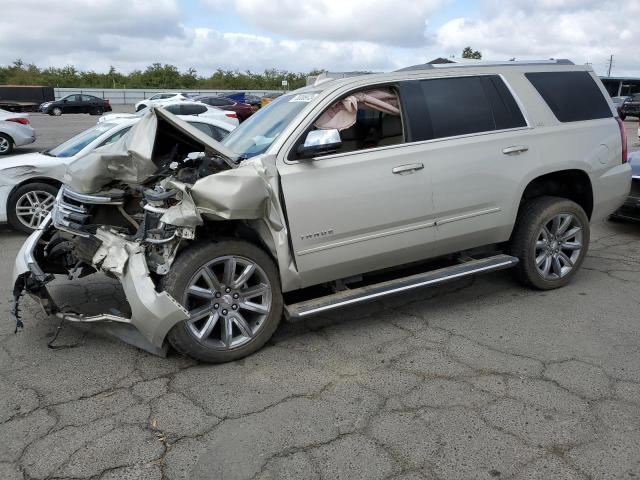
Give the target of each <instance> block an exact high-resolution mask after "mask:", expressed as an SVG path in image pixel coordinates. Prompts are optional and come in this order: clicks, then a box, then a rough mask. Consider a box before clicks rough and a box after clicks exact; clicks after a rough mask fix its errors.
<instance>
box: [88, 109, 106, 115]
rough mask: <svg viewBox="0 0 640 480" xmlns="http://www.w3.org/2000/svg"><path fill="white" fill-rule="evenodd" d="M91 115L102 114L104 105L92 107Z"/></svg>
mask: <svg viewBox="0 0 640 480" xmlns="http://www.w3.org/2000/svg"><path fill="white" fill-rule="evenodd" d="M90 113H91V115H102V114H103V113H104V108H102V107H94V108H92V109H91V112H90Z"/></svg>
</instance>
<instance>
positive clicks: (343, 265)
mask: <svg viewBox="0 0 640 480" xmlns="http://www.w3.org/2000/svg"><path fill="white" fill-rule="evenodd" d="M155 113H156V116H157V118H158V121H157V122H140V123H139V124H138V125H137V127H135V128H136V131H135V134H134V135H132V136H131V138H134V139H136V140H138V143H137V144H136V145H131V146H130V147H131V149H130V151H129V152H128V155H127V156H126V158H124V159H121V158H118V159H117V160H116V161H115V162H114V161H112V160H111V158H110V156H109V155H108V154H105V155H104V156H86V157H83V158H80V159H79V160H78V161H77V162H75V163H74V164H73V168H70V169H69V170H68V172H67V173H68V180H66V183H65V186H64V188H63V189H62V190H61V193H60V195H59V197H58V200H57V201H56V206H55V207H54V209H53V211H52V215H51V219H52V224H51V225H47V226H46V227H45V228H43V229H41V230H39V231H37V232H35V233H34V234H33V235H32V236H31V237H30V238H29V240H28V241H27V242H26V243H25V245H24V246H23V249H22V251H21V254H20V255H18V258H17V260H16V268H15V273H14V282H15V283H14V285H15V287H14V292H17V293H20V292H21V291H22V289H23V288H24V289H27V291H29V292H30V293H31V294H33V295H36V296H37V295H40V296H44V295H45V293H46V286H45V285H44V283H43V281H42V280H39V278H40V279H41V278H42V277H43V275H42V273H43V271H44V272H45V273H46V272H51V271H56V272H62V273H64V272H67V271H69V269H72V268H74V266H75V265H78V262H83V270H82V272H80V274H82V273H85V270H84V268H85V266H86V268H87V270H86V273H91V272H92V271H94V270H103V271H105V272H109V273H113V274H114V275H115V276H116V277H118V278H119V279H120V281H121V285H122V287H123V290H124V293H125V295H126V297H127V300H128V303H129V305H130V306H131V308H132V313H131V315H130V317H125V316H124V314H123V315H122V316H120V318H116V320H117V321H118V322H120V323H124V324H127V326H128V328H129V329H128V330H127V332H126V333H127V336H126V339H127V341H129V342H132V343H134V344H136V345H137V346H141V345H144V348H146V349H147V350H149V351H152V352H154V353H160V354H162V353H163V352H166V348H167V342H168V343H170V344H171V345H172V346H173V347H174V348H175V349H176V350H177V351H179V352H181V353H183V354H186V355H189V356H191V357H194V358H197V359H199V360H203V361H210V362H224V361H230V360H235V359H238V358H241V357H244V356H246V355H248V354H250V353H252V352H254V351H256V350H257V349H259V348H260V347H262V345H264V343H265V342H266V341H267V340H268V339H269V338H270V337H271V335H272V334H273V332H274V331H275V330H276V329H277V327H278V324H279V322H280V320H281V318H282V313H283V311H284V313H285V316H287V317H288V318H290V319H292V320H294V321H295V320H299V319H305V318H308V317H310V316H311V315H314V314H319V313H322V312H327V311H330V310H332V309H336V308H341V307H344V306H349V305H355V304H357V303H359V302H364V301H368V300H371V299H374V298H381V297H383V296H385V295H390V294H394V293H399V292H405V291H407V290H411V289H415V288H421V287H425V286H428V285H436V284H441V283H444V282H447V281H450V280H451V279H454V278H455V279H458V278H461V277H464V276H471V275H476V274H479V273H483V272H490V271H496V270H500V269H504V268H513V269H514V271H515V274H516V276H517V278H518V279H519V280H520V281H521V282H522V283H523V284H524V285H527V286H529V287H532V288H536V289H540V290H550V289H555V288H559V287H562V286H564V285H566V284H567V283H568V282H570V281H571V279H572V278H573V277H574V276H575V275H576V273H577V271H578V270H579V268H580V266H581V264H582V262H583V261H584V259H585V256H586V253H587V250H588V246H589V239H590V222H591V221H599V220H601V219H603V218H605V217H606V216H608V215H610V214H611V213H612V212H613V211H614V210H616V209H617V208H618V207H619V206H620V205H621V204H622V203H623V202H624V199H625V197H626V196H627V194H628V191H629V186H630V183H631V168H630V166H629V165H628V164H627V147H626V139H625V129H624V124H623V122H622V121H621V120H620V119H619V118H618V117H617V116H616V114H615V112H614V108H613V104H612V102H611V101H610V100H609V96H608V95H607V93H606V90H605V89H604V87H603V85H602V83H601V82H600V80H599V79H598V78H597V77H596V75H595V74H594V73H593V71H592V70H591V69H590V68H589V67H581V66H575V65H573V64H572V63H570V62H568V61H562V60H558V61H555V60H551V61H546V60H545V61H538V62H531V63H527V62H504V63H497V64H493V63H480V64H473V65H459V64H456V65H443V66H433V65H429V66H426V65H419V66H415V67H411V68H408V69H406V70H403V71H398V72H393V73H386V74H371V75H363V76H357V77H348V78H341V79H335V80H331V81H325V82H322V83H320V84H317V85H313V86H309V87H306V88H304V89H300V90H297V91H294V92H291V93H289V94H285V95H283V96H281V97H280V98H277V99H275V100H274V101H273V102H271V103H270V104H269V105H268V106H266V107H265V108H264V109H261V110H260V111H259V112H257V113H256V114H255V115H253V116H252V117H251V118H250V119H248V120H247V121H246V122H244V123H242V124H241V125H240V126H239V127H238V128H237V129H235V130H234V131H233V132H232V133H231V134H230V135H229V136H228V137H226V138H225V139H224V140H223V142H220V143H219V142H215V141H213V140H211V139H206V138H204V136H201V135H200V134H199V133H198V134H197V135H194V133H196V132H194V131H191V129H188V128H185V125H184V124H183V122H180V121H179V120H177V119H175V117H174V116H173V115H171V114H169V113H167V112H165V111H163V110H157V111H156V112H155ZM149 144H152V145H153V146H154V147H153V149H152V151H150V150H149V149H147V150H146V153H145V154H144V155H143V154H141V152H143V151H144V147H145V146H148V145H149ZM194 148H195V149H198V150H197V151H201V150H203V151H205V152H206V154H205V156H201V157H199V158H198V159H197V160H194V161H191V157H189V154H190V152H191V151H192V150H193V149H194ZM200 149H201V150H200ZM185 156H186V157H187V159H188V160H189V161H187V160H181V159H183V158H185ZM123 164H124V165H126V166H127V167H128V168H123V169H118V168H116V167H118V166H119V165H123ZM141 192H142V193H141ZM119 208H120V209H125V208H128V210H125V213H124V214H123V213H122V212H120V214H118V212H119V210H118V209H119ZM129 217H130V218H132V219H134V222H131V221H130V220H129ZM100 219H108V220H100ZM142 222H144V224H143V223H142ZM148 225H152V226H158V227H157V228H148ZM62 239H64V241H65V242H68V243H67V246H66V247H65V248H66V249H67V250H62V252H60V253H59V255H58V259H59V260H58V261H57V262H56V263H54V257H53V256H52V255H49V254H48V252H49V251H51V249H52V248H53V246H57V245H59V242H60V241H62ZM49 245H52V247H49ZM91 245H94V246H95V247H94V248H90V249H85V248H84V247H88V246H91ZM74 246H75V247H74ZM112 251H113V252H118V253H117V254H116V253H113V254H112V253H110V252H112ZM122 252H132V254H131V255H128V256H127V255H124V256H125V258H124V259H123V258H122V255H121V253H122ZM62 253H64V254H62ZM45 254H46V256H45ZM74 255H76V256H75V257H74ZM44 261H46V264H45V263H43V262H44ZM38 265H40V267H38ZM42 268H49V269H50V270H42ZM17 293H16V296H17V297H19V295H17ZM46 306H47V308H48V310H47V313H49V314H51V313H56V314H58V316H59V317H61V318H63V319H67V320H72V321H79V320H82V319H81V318H80V317H79V316H78V314H75V313H73V312H69V311H67V312H61V311H60V309H58V308H56V307H55V306H52V305H51V302H49V304H47V305H46ZM107 308H108V307H107ZM107 308H105V313H104V314H98V315H97V316H95V317H93V318H92V319H91V320H90V321H103V320H108V321H113V320H114V315H113V314H112V313H110V311H109V310H108V309H107ZM14 310H15V309H14ZM134 337H135V339H134ZM134 340H135V341H134Z"/></svg>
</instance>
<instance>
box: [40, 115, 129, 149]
mask: <svg viewBox="0 0 640 480" xmlns="http://www.w3.org/2000/svg"><path fill="white" fill-rule="evenodd" d="M115 126H116V124H115V123H106V122H105V123H99V124H98V125H95V126H93V127H91V128H89V129H87V130H85V131H84V132H80V133H79V134H78V135H76V136H74V137H71V138H70V139H69V140H67V141H66V142H63V143H61V144H60V145H58V146H57V147H54V148H52V149H51V150H45V153H46V154H48V155H51V156H53V157H62V158H64V157H71V156H73V155H75V154H76V153H78V152H79V151H80V150H82V149H83V148H85V147H86V146H87V145H89V144H90V143H91V142H93V141H94V140H96V139H97V138H98V137H99V136H100V135H103V134H104V133H105V132H108V131H109V130H111V129H112V128H114V127H115Z"/></svg>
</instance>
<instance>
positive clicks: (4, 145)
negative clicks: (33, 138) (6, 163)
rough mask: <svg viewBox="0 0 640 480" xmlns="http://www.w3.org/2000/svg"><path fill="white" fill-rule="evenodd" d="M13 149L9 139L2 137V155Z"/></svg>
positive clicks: (0, 148)
mask: <svg viewBox="0 0 640 480" xmlns="http://www.w3.org/2000/svg"><path fill="white" fill-rule="evenodd" d="M10 148H11V141H10V140H9V139H8V138H5V137H0V154H2V153H7V152H8V151H9V149H10Z"/></svg>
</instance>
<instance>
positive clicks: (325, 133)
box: [298, 128, 342, 158]
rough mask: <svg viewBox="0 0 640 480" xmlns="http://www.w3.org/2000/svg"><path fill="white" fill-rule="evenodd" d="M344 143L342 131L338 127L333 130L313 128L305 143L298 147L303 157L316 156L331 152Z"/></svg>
mask: <svg viewBox="0 0 640 480" xmlns="http://www.w3.org/2000/svg"><path fill="white" fill-rule="evenodd" d="M340 145H342V140H341V139H340V132H339V131H338V130H337V129H335V128H334V129H331V130H311V131H310V132H309V133H308V134H307V137H306V138H305V139H304V143H303V144H302V145H300V146H299V147H298V154H299V155H300V156H301V157H305V158H309V157H315V156H317V155H320V154H323V153H330V152H333V151H335V150H337V149H338V148H340Z"/></svg>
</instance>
